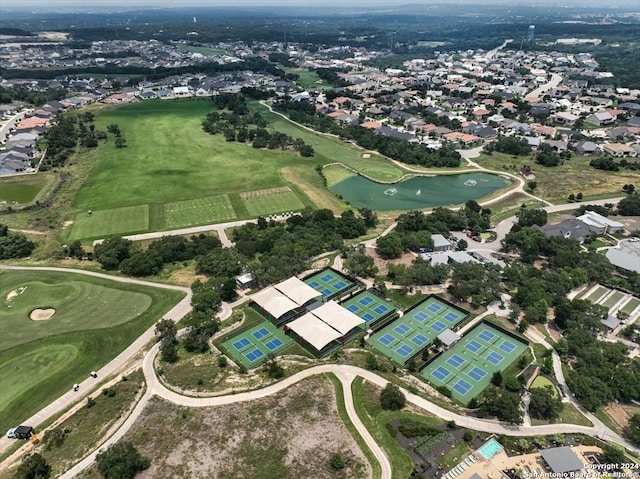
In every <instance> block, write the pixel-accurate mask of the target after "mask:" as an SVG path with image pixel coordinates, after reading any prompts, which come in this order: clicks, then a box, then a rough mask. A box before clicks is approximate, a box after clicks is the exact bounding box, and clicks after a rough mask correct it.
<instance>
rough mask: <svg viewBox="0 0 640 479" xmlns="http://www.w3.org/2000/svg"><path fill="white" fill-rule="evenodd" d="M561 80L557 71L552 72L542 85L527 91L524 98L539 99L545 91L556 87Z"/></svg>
mask: <svg viewBox="0 0 640 479" xmlns="http://www.w3.org/2000/svg"><path fill="white" fill-rule="evenodd" d="M561 82H562V75H559V74H558V73H552V74H551V79H550V80H549V81H548V82H547V83H545V84H544V85H540V86H539V87H538V88H536V89H534V90H531V92H529V93H528V94H527V96H526V97H525V100H533V99H539V98H540V97H542V96H543V94H544V93H545V92H547V91H549V90H551V89H552V88H555V87H557V86H558V85H560V83H561Z"/></svg>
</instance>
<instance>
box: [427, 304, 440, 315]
mask: <svg viewBox="0 0 640 479" xmlns="http://www.w3.org/2000/svg"><path fill="white" fill-rule="evenodd" d="M427 309H428V310H429V311H431V312H432V313H437V312H438V311H440V310H441V309H442V306H440V305H439V304H436V303H431V304H430V305H429V306H427Z"/></svg>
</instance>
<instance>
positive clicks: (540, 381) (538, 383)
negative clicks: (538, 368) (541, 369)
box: [531, 375, 558, 397]
mask: <svg viewBox="0 0 640 479" xmlns="http://www.w3.org/2000/svg"><path fill="white" fill-rule="evenodd" d="M545 386H551V387H552V388H553V397H558V389H557V388H556V387H555V386H554V384H553V383H552V382H551V381H550V380H549V379H548V378H545V377H544V376H540V375H538V376H536V378H535V379H534V380H533V382H532V383H531V387H532V388H544V387H545Z"/></svg>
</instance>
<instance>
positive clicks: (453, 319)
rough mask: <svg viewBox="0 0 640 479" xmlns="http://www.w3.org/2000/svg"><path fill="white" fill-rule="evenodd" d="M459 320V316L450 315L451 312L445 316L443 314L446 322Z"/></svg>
mask: <svg viewBox="0 0 640 479" xmlns="http://www.w3.org/2000/svg"><path fill="white" fill-rule="evenodd" d="M459 318H460V316H459V315H457V314H456V313H451V312H449V313H447V314H445V315H444V319H446V320H447V321H449V322H452V321H456V320H458V319H459Z"/></svg>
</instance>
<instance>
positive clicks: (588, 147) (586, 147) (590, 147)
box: [573, 141, 600, 156]
mask: <svg viewBox="0 0 640 479" xmlns="http://www.w3.org/2000/svg"><path fill="white" fill-rule="evenodd" d="M573 150H574V151H575V152H576V155H578V156H592V155H599V154H600V148H599V147H598V145H596V144H595V143H594V142H592V141H580V142H578V143H575V146H574V147H573Z"/></svg>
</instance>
